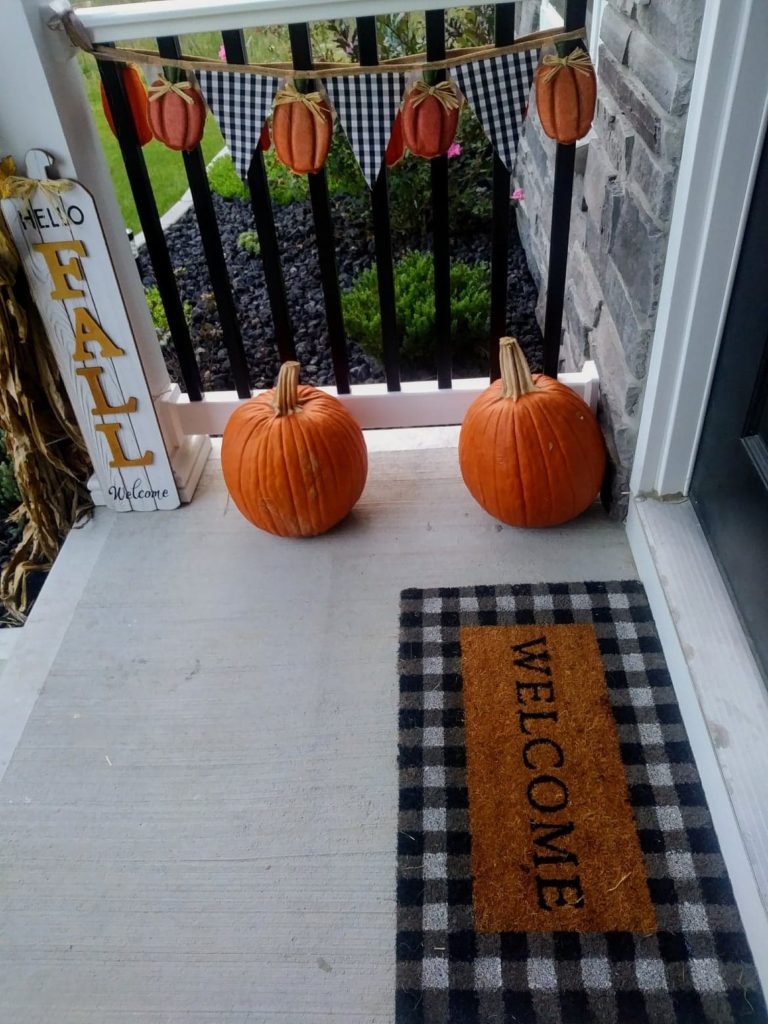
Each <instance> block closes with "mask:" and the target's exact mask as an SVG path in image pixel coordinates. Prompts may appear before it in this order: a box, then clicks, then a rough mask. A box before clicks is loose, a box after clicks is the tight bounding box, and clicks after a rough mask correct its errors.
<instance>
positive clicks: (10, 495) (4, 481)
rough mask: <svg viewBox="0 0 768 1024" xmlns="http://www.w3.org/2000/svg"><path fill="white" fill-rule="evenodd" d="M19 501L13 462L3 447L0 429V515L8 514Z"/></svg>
mask: <svg viewBox="0 0 768 1024" xmlns="http://www.w3.org/2000/svg"><path fill="white" fill-rule="evenodd" d="M20 501H21V495H20V494H19V488H18V484H17V483H16V477H15V476H14V472H13V463H12V462H11V459H10V456H9V455H8V451H7V449H6V447H5V433H4V432H3V431H0V516H2V517H3V518H5V517H6V516H8V515H10V513H11V512H13V510H14V509H15V508H16V506H17V505H18V504H19V502H20Z"/></svg>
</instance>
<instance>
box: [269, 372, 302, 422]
mask: <svg viewBox="0 0 768 1024" xmlns="http://www.w3.org/2000/svg"><path fill="white" fill-rule="evenodd" d="M300 369H301V366H300V364H299V363H296V362H293V361H289V362H287V363H283V365H282V366H281V367H280V372H279V373H278V375H277V385H276V386H275V397H274V398H273V400H272V407H273V408H274V410H275V412H276V413H277V415H278V416H290V415H291V413H294V412H297V411H298V409H299V407H300V404H299V370H300Z"/></svg>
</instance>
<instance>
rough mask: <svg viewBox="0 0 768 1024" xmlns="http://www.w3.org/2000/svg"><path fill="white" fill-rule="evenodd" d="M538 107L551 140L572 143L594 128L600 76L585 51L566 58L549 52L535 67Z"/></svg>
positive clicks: (543, 126)
mask: <svg viewBox="0 0 768 1024" xmlns="http://www.w3.org/2000/svg"><path fill="white" fill-rule="evenodd" d="M535 82H536V109H537V110H538V112H539V119H540V120H541V126H542V128H543V129H544V132H545V134H546V135H548V136H549V138H550V139H555V140H556V141H557V142H559V143H560V144H561V145H566V146H568V145H572V144H573V143H574V142H577V141H578V140H579V139H583V138H584V136H585V135H586V134H587V133H588V132H589V129H590V128H591V127H592V120H593V118H594V116H595V104H596V103H597V77H596V75H595V69H594V67H593V65H592V61H591V60H590V58H589V54H588V53H587V52H586V50H583V49H581V48H577V49H575V50H573V51H572V52H571V53H569V54H567V55H566V56H565V57H560V56H556V55H555V54H548V55H547V56H546V57H545V58H544V59H543V60H542V62H541V64H539V66H538V68H537V69H536V77H535Z"/></svg>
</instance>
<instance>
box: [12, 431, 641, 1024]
mask: <svg viewBox="0 0 768 1024" xmlns="http://www.w3.org/2000/svg"><path fill="white" fill-rule="evenodd" d="M453 438H455V432H451V431H446V430H442V431H441V430H437V431H432V432H430V431H408V432H386V433H382V434H380V435H378V436H372V437H371V447H372V448H373V449H374V451H373V453H372V455H371V461H370V471H369V480H368V486H367V488H366V491H365V494H364V496H363V498H362V500H361V502H360V504H359V506H358V508H357V509H356V510H355V511H354V513H353V514H352V516H351V517H350V518H349V520H348V521H347V522H345V523H344V524H342V526H341V527H339V528H337V529H336V530H335V531H334V532H332V533H331V534H330V535H328V536H326V537H323V538H318V539H315V540H312V541H306V542H290V541H284V540H279V539H276V538H272V537H269V536H268V535H266V534H263V533H260V532H259V531H257V530H256V529H254V528H253V527H251V526H250V525H249V524H248V523H247V522H245V520H243V519H242V518H241V516H240V515H239V513H238V512H237V510H236V509H235V508H234V506H233V505H232V504H231V503H230V502H229V500H228V497H227V494H226V491H225V489H224V486H223V483H222V481H221V475H220V466H219V464H218V462H217V461H216V460H215V459H212V460H211V461H210V462H209V464H208V466H207V468H206V471H205V475H204V478H203V481H202V483H201V486H200V489H199V491H198V494H197V496H196V498H195V500H194V501H193V503H192V504H191V505H190V506H188V507H186V508H184V509H182V510H180V511H179V512H175V513H155V514H151V515H149V514H148V515H141V514H135V515H119V514H111V513H108V512H106V511H103V510H102V511H100V512H99V513H98V514H97V516H96V518H95V521H94V522H93V523H91V524H89V525H88V526H87V527H85V528H84V529H83V530H81V531H77V532H75V533H73V534H72V535H71V537H70V539H69V540H68V541H67V544H66V546H65V550H64V552H63V554H62V556H61V557H60V559H59V561H58V562H57V565H56V567H55V569H54V572H53V574H52V577H51V579H50V581H49V582H48V583H47V584H46V587H45V589H44V591H43V594H42V597H41V599H40V602H39V604H38V607H37V609H36V611H35V613H34V614H33V616H32V619H31V621H30V623H29V624H28V625H27V626H26V627H25V629H24V631H23V634H22V636H21V639H20V640H19V642H18V643H17V645H16V650H15V652H14V653H13V655H12V656H11V658H10V660H9V662H8V664H7V665H6V668H5V670H4V672H3V675H2V676H1V677H0V722H1V723H2V724H1V725H0V768H1V767H2V765H3V764H5V763H8V767H7V770H6V772H5V776H4V778H3V780H2V783H1V784H0V837H1V839H2V842H1V843H0V1008H1V1012H0V1019H2V1020H3V1021H7V1022H8V1024H127V1022H131V1024H160V1022H162V1024H209V1022H210V1024H213V1022H217V1024H224V1022H226V1024H230V1022H231V1024H244V1022H248V1024H261V1022H265V1024H266V1022H277V1021H280V1022H289V1024H315V1022H320V1021H323V1022H327V1021H343V1022H349V1024H352V1022H354V1024H358V1022H359V1024H363V1022H365V1024H385V1022H391V1021H392V1020H393V1012H394V970H395V959H394V938H395V901H394V882H395V840H396V828H397V772H396V744H397V728H396V709H397V674H396V657H397V651H396V638H397V628H398V600H399V593H400V591H401V590H402V589H403V588H404V587H407V586H456V585H468V584H479V583H499V582H524V581H535V580H546V581H560V580H563V581H564V580H582V579H609V578H627V577H634V576H635V575H636V572H635V567H634V564H633V561H632V557H631V555H630V551H629V547H628V545H627V542H626V539H625V532H624V529H623V527H622V526H621V525H618V524H614V523H610V522H609V521H608V520H607V519H606V518H605V516H604V515H603V513H602V512H601V511H600V510H599V509H598V508H597V507H595V508H594V509H592V510H591V511H590V512H588V513H587V514H586V515H585V516H583V517H582V518H581V519H580V520H578V521H577V522H575V523H572V524H569V525H567V526H565V527H563V528H560V529H555V530H549V531H531V532H523V531H516V530H512V529H509V528H506V527H504V528H502V527H501V526H500V525H499V524H497V523H496V522H494V521H493V520H492V519H490V518H489V517H488V516H487V515H485V514H484V513H483V512H482V511H481V509H479V508H478V507H477V506H476V505H475V504H474V502H473V500H472V499H471V498H470V496H469V495H468V493H467V492H466V490H465V489H464V487H463V485H462V482H461V479H460V477H459V473H458V466H457V458H456V451H455V447H445V444H446V442H447V443H448V444H450V443H451V441H452V439H453ZM404 444H408V445H420V446H422V447H411V448H409V449H408V450H396V449H398V448H400V447H402V446H403V445H404ZM430 446H437V447H430ZM377 448H378V449H386V448H390V449H394V450H379V451H376V450H375V449H377ZM38 693H39V696H38ZM22 728H23V732H22ZM11 754H12V756H11Z"/></svg>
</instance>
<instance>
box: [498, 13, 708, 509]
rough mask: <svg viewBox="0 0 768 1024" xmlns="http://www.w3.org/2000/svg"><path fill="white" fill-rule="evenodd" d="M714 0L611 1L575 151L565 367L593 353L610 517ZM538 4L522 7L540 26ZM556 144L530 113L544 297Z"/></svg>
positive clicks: (624, 481) (537, 269)
mask: <svg viewBox="0 0 768 1024" xmlns="http://www.w3.org/2000/svg"><path fill="white" fill-rule="evenodd" d="M704 3H705V0H608V2H607V4H606V5H605V8H604V13H603V19H602V23H601V29H600V50H599V91H598V104H597V113H596V117H595V122H594V125H593V130H592V133H591V134H590V136H589V138H588V139H587V140H585V142H583V143H580V144H579V146H578V148H577V160H576V169H577V176H576V181H575V185H574V200H573V207H572V214H571V241H570V249H569V256H568V283H567V288H566V296H565V312H564V317H563V347H562V352H561V356H562V359H561V365H562V368H563V369H579V368H580V367H581V365H582V364H583V363H584V361H585V360H586V359H594V361H595V363H596V364H597V367H598V371H599V373H600V381H601V403H600V417H601V421H602V423H603V426H604V429H605V433H606V439H607V443H608V448H609V453H610V457H611V466H612V472H611V474H610V478H609V480H608V483H607V488H606V499H607V502H608V504H609V507H610V509H611V512H612V514H614V515H616V516H617V517H622V516H623V515H624V513H625V511H626V507H627V494H628V482H629V475H630V472H631V468H632V459H633V456H634V451H635V445H636V441H637V431H638V423H639V416H640V406H641V399H642V394H643V387H644V383H645V378H646V373H647V365H648V354H649V348H650V342H651V338H652V335H653V330H654V325H655V320H656V314H657V311H658V303H659V293H660V289H661V279H662V273H663V270H664V258H665V253H666V247H667V239H668V235H669V225H670V219H671V215H672V205H673V202H674V197H675V186H676V182H677V172H678V168H679V166H680V156H681V152H682V145H683V133H684V130H685V119H686V114H687V111H688V103H689V100H690V94H691V83H692V80H693V72H694V62H695V59H696V50H697V46H698V39H699V32H700V29H701V21H702V17H703V12H704ZM539 6H540V5H539V3H538V2H533V3H531V2H527V0H526V2H524V3H522V4H520V5H519V10H518V12H517V18H518V26H517V28H518V34H523V33H525V32H529V31H535V30H536V29H537V28H538V14H539ZM554 157H555V144H554V143H553V142H552V141H551V140H550V139H547V138H546V137H545V136H544V134H543V132H542V131H541V128H540V125H539V122H538V118H536V117H532V118H530V119H529V120H528V122H527V125H526V130H525V134H524V138H523V140H522V142H521V145H520V150H519V154H518V160H517V169H516V175H515V179H516V180H515V184H516V186H518V187H521V188H523V189H524V190H525V201H524V202H523V203H522V204H520V205H519V207H518V226H519V230H520V236H521V238H522V241H523V244H524V246H525V249H526V252H527V254H528V261H529V264H530V267H531V271H532V273H533V275H534V277H535V279H536V281H537V283H538V285H539V289H540V294H539V318H540V321H541V322H542V323H543V311H544V306H545V302H546V295H545V291H544V289H545V288H546V277H547V263H548V258H549V233H550V219H551V214H552V188H553V173H554Z"/></svg>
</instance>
